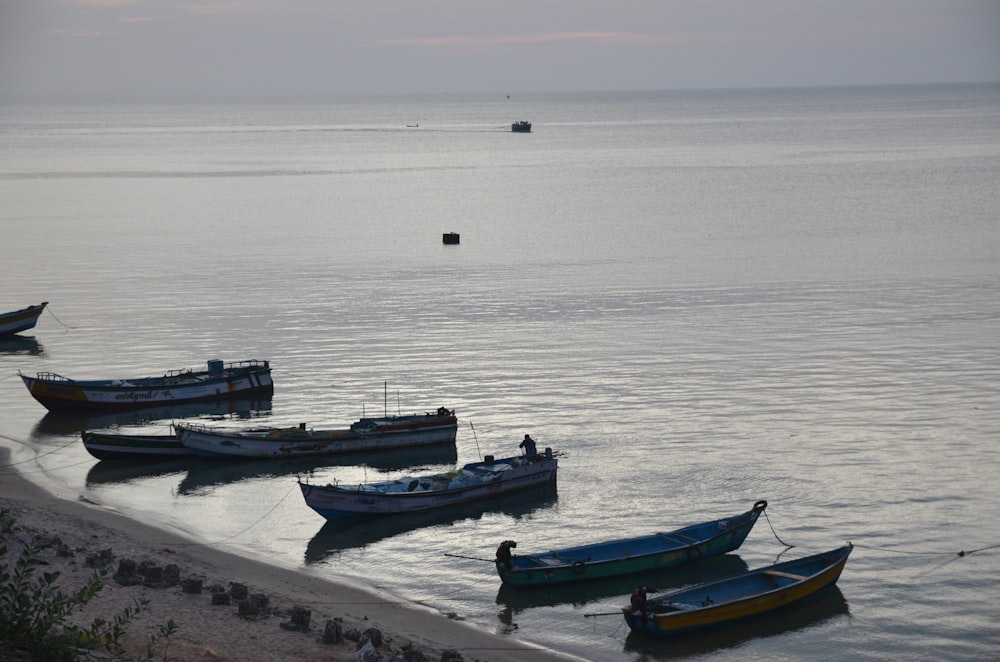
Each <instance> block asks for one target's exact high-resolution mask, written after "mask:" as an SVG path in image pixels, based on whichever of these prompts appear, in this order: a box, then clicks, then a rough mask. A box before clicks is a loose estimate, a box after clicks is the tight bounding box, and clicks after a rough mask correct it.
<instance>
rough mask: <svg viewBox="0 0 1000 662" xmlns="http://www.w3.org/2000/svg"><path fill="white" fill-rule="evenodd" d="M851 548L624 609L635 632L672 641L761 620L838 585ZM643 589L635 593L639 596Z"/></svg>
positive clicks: (640, 601) (637, 601) (636, 601)
mask: <svg viewBox="0 0 1000 662" xmlns="http://www.w3.org/2000/svg"><path fill="white" fill-rule="evenodd" d="M852 549H853V546H852V545H851V544H850V543H848V544H847V545H846V546H844V547H840V548H838V549H834V550H831V551H829V552H824V553H822V554H816V555H813V556H807V557H804V558H801V559H797V560H795V561H785V562H784V563H778V564H776V565H772V566H767V567H765V568H759V569H757V570H750V571H748V572H745V573H741V574H738V575H735V576H733V577H729V578H727V579H721V580H718V581H714V582H709V583H707V584H698V585H697V586H694V587H691V588H686V589H683V590H680V591H674V592H672V593H667V594H665V595H662V596H660V597H657V598H653V599H651V600H648V601H645V604H643V596H641V595H640V596H639V597H638V598H636V595H637V594H633V600H632V602H633V604H631V605H629V606H628V607H623V608H622V613H623V614H624V615H625V622H626V623H628V626H629V627H630V628H632V630H633V631H641V632H649V633H652V634H655V635H658V636H671V635H676V634H680V633H684V632H688V631H691V630H699V629H702V628H707V627H713V626H719V625H724V624H728V623H731V622H733V621H737V620H741V619H744V618H748V617H751V616H757V615H760V614H764V613H766V612H769V611H772V610H774V609H778V608H779V607H784V606H786V605H789V604H792V603H794V602H796V601H798V600H801V599H803V598H805V597H808V596H810V595H812V594H813V593H816V592H817V591H819V590H820V589H823V588H826V587H827V586H831V585H833V584H836V583H837V579H839V578H840V573H841V572H842V571H843V570H844V565H845V564H846V563H847V557H848V556H850V554H851V550H852ZM638 591H639V589H637V592H638Z"/></svg>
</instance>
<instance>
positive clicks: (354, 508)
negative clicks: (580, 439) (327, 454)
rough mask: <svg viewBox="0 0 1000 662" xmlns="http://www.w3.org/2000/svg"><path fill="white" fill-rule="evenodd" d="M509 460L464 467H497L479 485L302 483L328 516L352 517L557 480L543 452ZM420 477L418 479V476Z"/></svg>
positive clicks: (442, 504) (444, 504)
mask: <svg viewBox="0 0 1000 662" xmlns="http://www.w3.org/2000/svg"><path fill="white" fill-rule="evenodd" d="M512 459H514V458H508V459H507V460H498V461H496V463H495V464H486V463H482V462H480V463H474V464H468V465H465V467H463V470H464V471H473V470H476V469H475V468H476V467H479V468H484V469H486V470H488V471H489V470H492V468H493V467H497V471H496V473H497V476H496V478H495V479H493V480H491V481H490V482H485V483H481V484H478V485H473V486H467V487H461V488H453V489H451V488H446V489H433V490H428V491H423V492H394V493H380V492H372V491H368V490H366V489H365V486H363V485H360V486H358V487H356V488H345V487H341V486H332V485H326V486H322V485H310V484H308V483H301V482H300V483H299V487H300V488H301V489H302V496H303V497H304V498H305V501H306V505H308V506H309V507H310V508H312V509H313V510H315V511H316V512H317V513H319V514H320V515H322V516H323V517H325V518H326V519H328V520H334V519H341V518H348V517H373V516H381V515H395V514H399V513H413V512H422V511H427V510H434V509H438V508H448V507H451V506H456V505H459V504H464V503H469V502H473V501H478V500H481V499H491V498H495V497H498V496H501V495H504V494H508V493H511V492H517V491H519V490H526V489H529V488H532V487H541V486H544V485H546V484H554V483H555V480H556V471H557V469H558V460H556V459H555V458H551V457H543V456H539V459H538V460H536V461H528V460H523V458H519V459H522V460H523V461H522V462H521V463H517V464H516V466H515V464H514V463H511V464H510V465H509V468H506V469H502V468H500V467H502V466H505V463H508V462H510V460H512ZM415 480H416V479H415Z"/></svg>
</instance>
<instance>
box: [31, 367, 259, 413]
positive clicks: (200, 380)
mask: <svg viewBox="0 0 1000 662" xmlns="http://www.w3.org/2000/svg"><path fill="white" fill-rule="evenodd" d="M17 374H18V375H19V376H20V377H21V379H22V380H23V381H24V385H25V386H27V387H28V392H30V393H31V395H32V397H34V398H35V400H38V401H39V402H40V403H42V405H44V406H45V407H46V408H48V409H49V410H51V411H66V410H109V409H136V408H138V407H153V406H158V405H167V404H170V405H177V404H182V403H186V402H206V401H210V400H229V399H232V398H247V397H250V396H270V395H271V394H273V393H274V383H273V382H272V381H271V366H270V365H269V364H268V362H267V361H256V360H250V361H238V362H234V363H223V362H222V361H219V360H212V361H209V362H208V369H207V370H200V371H194V370H171V371H169V372H167V373H166V374H164V375H163V376H162V377H140V378H136V379H101V380H76V379H69V378H67V377H63V376H62V375H57V374H55V373H52V372H40V373H38V374H37V375H36V376H35V377H29V376H28V375H23V374H21V373H20V371H19V372H18V373H17Z"/></svg>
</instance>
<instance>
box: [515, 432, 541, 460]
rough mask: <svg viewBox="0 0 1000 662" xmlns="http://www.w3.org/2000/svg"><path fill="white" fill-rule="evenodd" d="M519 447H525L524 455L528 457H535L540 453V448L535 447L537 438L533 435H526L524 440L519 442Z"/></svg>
mask: <svg viewBox="0 0 1000 662" xmlns="http://www.w3.org/2000/svg"><path fill="white" fill-rule="evenodd" d="M518 448H523V449H524V456H525V457H526V458H528V459H533V458H534V457H535V456H536V455H538V449H536V448H535V440H534V439H532V438H531V435H527V434H526V435H524V441H522V442H521V443H520V444H518Z"/></svg>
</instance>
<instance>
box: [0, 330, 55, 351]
mask: <svg viewBox="0 0 1000 662" xmlns="http://www.w3.org/2000/svg"><path fill="white" fill-rule="evenodd" d="M0 354H10V355H11V356H15V355H23V356H42V355H44V354H45V348H44V347H43V346H42V343H40V342H38V340H36V339H35V337H34V336H17V335H14V336H2V337H0Z"/></svg>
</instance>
